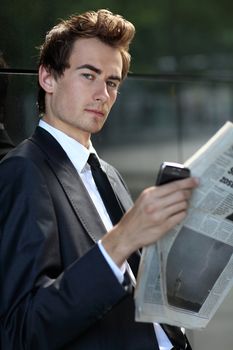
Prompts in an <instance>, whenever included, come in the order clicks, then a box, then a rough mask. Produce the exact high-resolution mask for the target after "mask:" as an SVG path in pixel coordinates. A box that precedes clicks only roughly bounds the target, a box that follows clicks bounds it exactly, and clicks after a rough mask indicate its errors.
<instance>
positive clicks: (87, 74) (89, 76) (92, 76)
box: [82, 73, 95, 80]
mask: <svg viewBox="0 0 233 350" xmlns="http://www.w3.org/2000/svg"><path fill="white" fill-rule="evenodd" d="M82 76H83V77H84V78H86V79H87V80H94V78H95V77H94V75H93V74H91V73H82Z"/></svg>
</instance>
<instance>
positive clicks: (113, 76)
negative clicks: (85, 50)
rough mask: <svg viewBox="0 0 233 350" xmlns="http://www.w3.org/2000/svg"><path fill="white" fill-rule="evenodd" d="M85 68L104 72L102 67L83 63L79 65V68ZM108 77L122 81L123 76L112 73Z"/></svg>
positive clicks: (99, 72)
mask: <svg viewBox="0 0 233 350" xmlns="http://www.w3.org/2000/svg"><path fill="white" fill-rule="evenodd" d="M84 68H86V69H90V70H91V71H93V72H95V73H96V74H99V75H100V74H101V73H102V71H101V69H99V68H96V67H95V66H92V65H91V64H83V65H82V66H79V67H77V69H84ZM108 79H112V80H117V81H119V82H121V77H119V76H118V75H110V76H109V77H108Z"/></svg>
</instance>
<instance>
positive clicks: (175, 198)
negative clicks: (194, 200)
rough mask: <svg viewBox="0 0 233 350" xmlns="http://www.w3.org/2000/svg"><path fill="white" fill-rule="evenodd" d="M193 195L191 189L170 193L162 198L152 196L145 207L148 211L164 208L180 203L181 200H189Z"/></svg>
mask: <svg viewBox="0 0 233 350" xmlns="http://www.w3.org/2000/svg"><path fill="white" fill-rule="evenodd" d="M191 195H192V192H191V190H183V191H178V192H173V193H171V194H170V193H169V194H167V195H164V196H163V197H161V198H158V197H153V196H151V198H150V201H148V203H147V205H146V207H145V209H146V211H147V213H151V212H153V211H160V210H164V209H165V208H166V207H168V206H171V205H178V204H179V203H180V202H184V201H185V202H188V201H189V199H190V197H191Z"/></svg>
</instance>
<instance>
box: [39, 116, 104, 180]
mask: <svg viewBox="0 0 233 350" xmlns="http://www.w3.org/2000/svg"><path fill="white" fill-rule="evenodd" d="M39 126H40V127H41V128H43V129H45V130H46V131H48V132H49V133H50V134H51V135H52V136H53V137H54V138H55V139H56V140H57V142H58V143H59V144H60V145H61V147H62V148H63V149H64V151H65V152H66V154H67V156H68V157H69V159H70V161H71V162H72V163H73V165H74V167H75V168H76V170H77V171H78V173H81V172H82V171H83V170H84V167H85V165H86V164H87V160H88V157H89V155H90V153H95V154H96V156H97V157H98V155H97V153H96V150H95V149H94V147H93V145H92V143H91V142H90V146H89V149H87V148H86V147H84V146H83V145H82V144H81V143H79V142H78V141H76V140H75V139H73V138H72V137H70V136H68V135H66V134H65V133H64V132H62V131H61V130H58V129H56V128H54V127H53V126H51V125H50V124H48V123H46V122H45V121H44V120H42V119H40V121H39Z"/></svg>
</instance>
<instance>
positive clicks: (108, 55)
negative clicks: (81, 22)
mask: <svg viewBox="0 0 233 350" xmlns="http://www.w3.org/2000/svg"><path fill="white" fill-rule="evenodd" d="M69 63H70V67H69V68H67V69H66V70H65V71H64V74H63V75H62V76H61V77H59V78H58V79H55V78H54V77H53V76H52V75H51V74H50V73H48V72H47V74H48V77H47V78H48V79H47V80H48V81H49V83H50V86H49V89H48V88H47V90H46V114H45V117H44V120H45V121H47V122H48V123H50V124H51V125H53V126H55V127H56V128H58V129H60V130H62V131H63V132H65V133H66V134H67V135H69V136H70V137H72V138H74V139H76V140H78V141H79V142H81V143H82V144H83V145H84V146H88V143H89V139H90V135H91V134H92V133H96V132H98V131H99V130H101V128H102V127H103V125H104V123H105V121H106V119H107V116H108V113H109V112H110V110H111V108H112V105H113V104H114V102H115V100H116V97H117V90H118V88H119V84H120V82H121V72H122V58H121V54H120V51H119V50H118V49H116V48H112V47H110V46H108V45H106V44H104V43H102V42H101V41H100V40H99V39H97V38H90V39H84V38H81V39H78V40H77V41H76V42H75V44H74V47H73V51H72V54H71V56H70V60H69ZM44 71H46V70H44ZM41 72H43V68H42V70H40V72H39V74H40V75H41V77H40V78H41V79H43V77H42V76H43V74H45V73H41ZM43 88H44V86H43Z"/></svg>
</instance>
